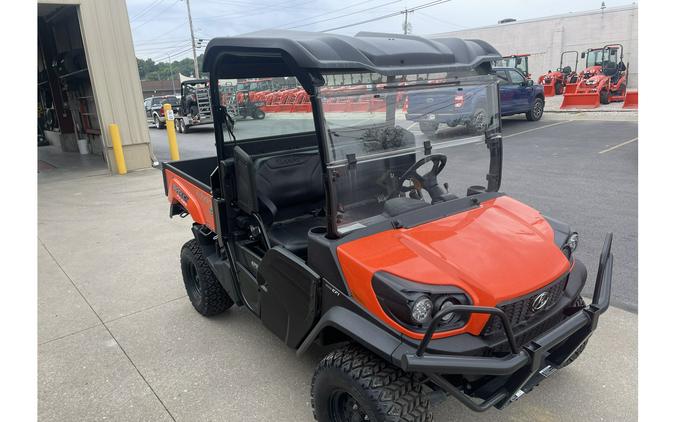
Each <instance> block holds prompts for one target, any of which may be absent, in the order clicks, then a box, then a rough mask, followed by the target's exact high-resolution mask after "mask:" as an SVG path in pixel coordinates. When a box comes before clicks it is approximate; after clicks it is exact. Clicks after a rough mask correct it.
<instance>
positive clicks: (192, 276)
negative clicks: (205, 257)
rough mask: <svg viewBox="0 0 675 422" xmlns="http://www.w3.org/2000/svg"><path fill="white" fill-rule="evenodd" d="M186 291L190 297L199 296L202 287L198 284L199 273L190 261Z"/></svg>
mask: <svg viewBox="0 0 675 422" xmlns="http://www.w3.org/2000/svg"><path fill="white" fill-rule="evenodd" d="M187 275H188V280H187V281H188V283H187V288H188V293H189V294H190V296H192V297H201V295H202V288H201V286H200V284H199V273H198V272H197V267H195V264H193V263H192V262H191V263H189V264H188V274H187Z"/></svg>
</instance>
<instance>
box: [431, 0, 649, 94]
mask: <svg viewBox="0 0 675 422" xmlns="http://www.w3.org/2000/svg"><path fill="white" fill-rule="evenodd" d="M448 36H451V37H459V38H478V39H482V40H485V41H487V42H489V43H490V44H492V45H493V46H494V47H495V48H496V49H497V50H498V51H499V52H500V53H501V54H502V55H504V56H507V55H510V54H526V53H529V54H531V56H530V59H529V65H530V73H531V74H532V78H533V79H535V81H536V79H537V78H538V77H539V76H540V75H543V74H544V73H546V72H547V71H548V70H549V69H551V70H554V69H556V68H557V67H558V66H559V64H560V53H561V52H562V51H565V50H576V51H579V54H580V55H581V52H582V51H585V50H586V49H588V48H593V47H602V46H604V45H607V44H612V43H621V44H623V47H624V62H625V63H627V64H630V69H629V75H628V87H629V88H635V87H637V83H638V6H637V4H635V5H630V6H623V7H611V8H609V7H608V8H606V9H604V10H600V9H598V10H592V11H587V12H579V13H569V14H565V15H556V16H550V17H545V18H540V19H531V20H523V21H516V22H511V23H505V24H500V25H492V26H487V27H482V28H474V29H465V30H461V31H453V32H446V33H442V34H433V35H431V37H448ZM584 63H585V61H582V60H581V59H579V69H580V70H581V69H583V67H584Z"/></svg>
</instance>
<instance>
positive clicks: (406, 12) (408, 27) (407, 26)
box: [401, 8, 415, 35]
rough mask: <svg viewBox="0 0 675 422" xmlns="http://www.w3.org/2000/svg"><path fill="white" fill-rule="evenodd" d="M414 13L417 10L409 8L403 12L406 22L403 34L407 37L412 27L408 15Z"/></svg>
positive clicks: (404, 22)
mask: <svg viewBox="0 0 675 422" xmlns="http://www.w3.org/2000/svg"><path fill="white" fill-rule="evenodd" d="M414 11H415V9H412V10H410V9H408V8H406V9H405V10H402V11H401V13H402V14H404V15H405V20H404V21H403V34H405V35H408V32H410V27H411V26H412V25H410V24H409V23H408V13H413V12H414Z"/></svg>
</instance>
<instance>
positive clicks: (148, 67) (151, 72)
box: [136, 54, 204, 81]
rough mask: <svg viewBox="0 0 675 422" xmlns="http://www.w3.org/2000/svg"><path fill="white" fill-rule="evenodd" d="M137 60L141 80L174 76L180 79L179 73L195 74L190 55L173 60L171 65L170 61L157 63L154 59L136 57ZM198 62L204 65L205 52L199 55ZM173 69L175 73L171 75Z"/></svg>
mask: <svg viewBox="0 0 675 422" xmlns="http://www.w3.org/2000/svg"><path fill="white" fill-rule="evenodd" d="M136 61H137V62H138V74H139V76H140V77H141V80H152V81H163V80H170V79H171V77H172V76H173V78H174V79H178V74H179V73H182V74H183V75H187V76H192V75H193V74H194V67H193V64H192V63H193V60H192V58H189V57H186V58H184V59H182V60H173V61H172V62H171V66H169V63H168V62H157V63H155V62H154V61H153V60H152V59H145V60H143V59H139V58H136ZM197 63H198V64H199V66H200V67H201V66H202V63H204V55H203V54H200V55H199V56H197ZM171 71H173V75H171Z"/></svg>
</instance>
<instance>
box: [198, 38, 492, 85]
mask: <svg viewBox="0 0 675 422" xmlns="http://www.w3.org/2000/svg"><path fill="white" fill-rule="evenodd" d="M500 58H501V55H500V54H499V52H497V50H495V49H494V47H492V46H491V45H490V44H488V43H486V42H484V41H481V40H462V39H459V38H434V39H429V38H423V37H420V36H415V35H401V34H383V33H372V32H360V33H358V34H356V36H354V37H351V36H346V35H337V34H327V33H315V32H303V31H288V30H265V31H258V32H253V33H250V34H244V35H240V36H236V37H223V38H214V39H212V40H211V41H210V42H209V44H208V46H207V47H206V52H205V53H204V65H203V69H204V71H207V72H216V73H217V74H218V77H226V78H237V77H263V76H267V77H273V76H289V75H296V76H298V75H299V74H300V73H307V72H319V71H320V72H331V71H334V72H345V71H372V72H377V73H380V74H383V75H397V74H410V73H432V72H446V71H451V70H457V71H464V70H471V69H475V68H477V67H478V66H480V65H482V64H483V63H490V61H492V60H497V59H500Z"/></svg>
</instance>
